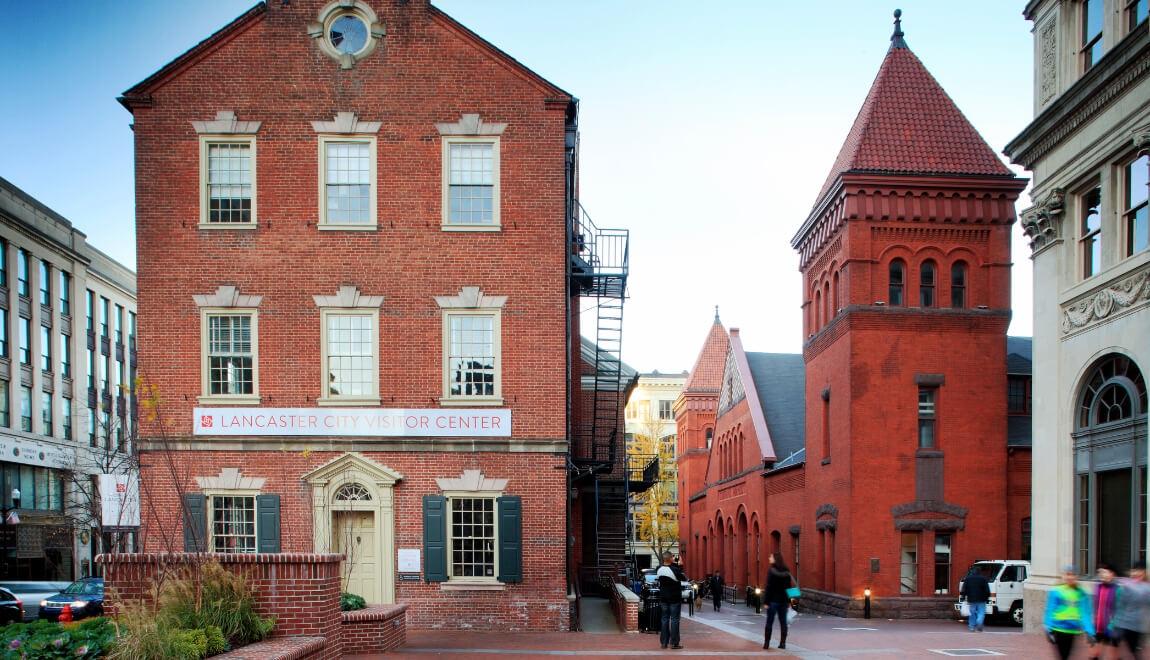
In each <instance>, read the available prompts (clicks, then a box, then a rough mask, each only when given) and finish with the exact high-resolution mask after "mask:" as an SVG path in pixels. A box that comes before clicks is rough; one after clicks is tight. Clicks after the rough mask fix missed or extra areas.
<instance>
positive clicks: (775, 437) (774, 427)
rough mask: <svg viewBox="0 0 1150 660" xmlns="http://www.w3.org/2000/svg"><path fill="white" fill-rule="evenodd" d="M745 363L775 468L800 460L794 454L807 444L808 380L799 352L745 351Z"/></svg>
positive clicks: (799, 457)
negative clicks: (770, 445)
mask: <svg viewBox="0 0 1150 660" xmlns="http://www.w3.org/2000/svg"><path fill="white" fill-rule="evenodd" d="M747 365H748V366H749V367H750V369H751V378H753V379H754V381H755V391H756V392H757V393H758V396H759V405H760V406H761V407H762V409H763V417H764V418H766V422H767V429H768V430H769V431H770V434H771V443H772V444H773V445H774V450H775V457H776V458H778V460H779V464H776V466H775V467H782V465H781V464H782V463H788V464H789V463H790V462H794V461H795V459H798V461H799V462H801V461H802V457H801V455H799V456H796V455H798V454H799V452H801V451H802V450H803V448H804V447H805V446H806V382H807V379H806V368H805V365H804V363H803V356H802V354H800V353H747ZM787 459H791V461H788V460H787Z"/></svg>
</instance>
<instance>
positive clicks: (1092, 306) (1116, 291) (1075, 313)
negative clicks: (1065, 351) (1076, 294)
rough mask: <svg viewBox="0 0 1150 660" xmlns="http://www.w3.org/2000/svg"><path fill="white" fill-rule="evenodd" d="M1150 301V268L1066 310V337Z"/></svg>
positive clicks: (1070, 305)
mask: <svg viewBox="0 0 1150 660" xmlns="http://www.w3.org/2000/svg"><path fill="white" fill-rule="evenodd" d="M1147 301H1150V265H1146V266H1143V267H1142V268H1140V269H1138V270H1137V271H1135V272H1134V273H1131V274H1130V275H1127V276H1126V277H1124V278H1122V279H1120V280H1118V281H1116V282H1114V283H1113V284H1111V285H1109V286H1107V287H1105V288H1104V289H1102V290H1101V291H1096V292H1094V293H1092V294H1090V295H1088V296H1086V297H1085V298H1081V299H1079V300H1076V301H1074V302H1071V303H1069V304H1067V305H1064V306H1063V308H1062V334H1063V335H1068V334H1071V333H1075V332H1078V331H1080V330H1084V329H1086V328H1088V327H1090V326H1092V325H1095V324H1097V323H1101V322H1102V321H1104V320H1106V319H1108V318H1111V317H1113V316H1117V315H1119V314H1122V313H1123V312H1125V311H1126V310H1128V309H1130V308H1133V307H1136V306H1139V305H1142V304H1145V303H1146V302H1147Z"/></svg>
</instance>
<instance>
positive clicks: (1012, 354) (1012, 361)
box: [1006, 337, 1034, 376]
mask: <svg viewBox="0 0 1150 660" xmlns="http://www.w3.org/2000/svg"><path fill="white" fill-rule="evenodd" d="M1032 344H1033V340H1031V338H1030V337H1007V338H1006V373H1008V374H1014V375H1018V376H1029V375H1030V374H1031V370H1032V367H1031V362H1033V359H1034V358H1033V357H1032V353H1031V345H1032Z"/></svg>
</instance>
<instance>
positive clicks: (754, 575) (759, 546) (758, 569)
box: [751, 511, 765, 586]
mask: <svg viewBox="0 0 1150 660" xmlns="http://www.w3.org/2000/svg"><path fill="white" fill-rule="evenodd" d="M751 547H752V551H751V561H752V563H751V582H752V584H754V585H757V586H765V585H764V584H763V583H762V582H760V580H762V579H763V536H762V528H761V526H760V525H759V512H758V511H756V512H754V513H752V514H751Z"/></svg>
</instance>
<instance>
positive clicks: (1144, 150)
mask: <svg viewBox="0 0 1150 660" xmlns="http://www.w3.org/2000/svg"><path fill="white" fill-rule="evenodd" d="M1134 149H1135V150H1136V151H1137V153H1138V155H1139V156H1145V155H1147V154H1150V124H1147V125H1146V126H1140V127H1138V128H1136V129H1134Z"/></svg>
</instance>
